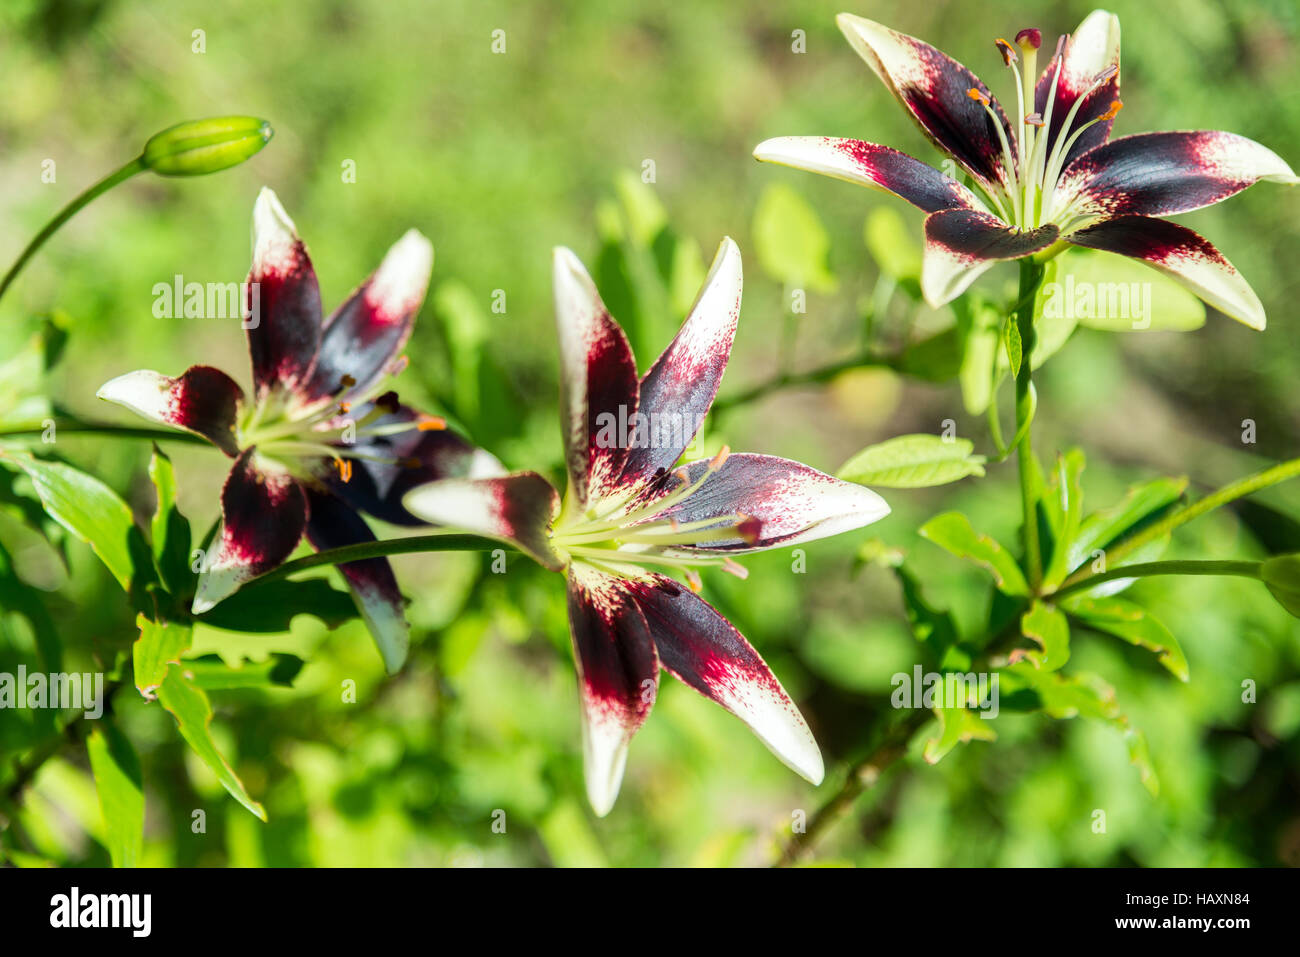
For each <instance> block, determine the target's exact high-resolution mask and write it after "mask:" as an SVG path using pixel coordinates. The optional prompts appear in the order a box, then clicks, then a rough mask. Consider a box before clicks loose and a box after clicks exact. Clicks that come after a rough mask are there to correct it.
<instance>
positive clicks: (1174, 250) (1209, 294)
mask: <svg viewBox="0 0 1300 957" xmlns="http://www.w3.org/2000/svg"><path fill="white" fill-rule="evenodd" d="M1066 240H1067V241H1068V242H1071V243H1074V244H1075V245H1076V246H1086V247H1088V248H1089V249H1101V250H1105V251H1106V252H1112V253H1119V254H1120V255H1121V256H1131V257H1133V258H1134V259H1140V260H1142V261H1143V262H1145V263H1147V265H1149V266H1153V267H1154V268H1156V269H1158V270H1160V271H1161V272H1162V273H1164V274H1165V275H1167V276H1169V277H1171V278H1172V279H1174V280H1176V281H1177V282H1179V283H1181V284H1182V285H1184V286H1186V287H1187V288H1188V289H1190V290H1191V291H1192V292H1194V293H1196V295H1198V296H1200V297H1201V298H1202V299H1204V300H1205V301H1206V302H1207V303H1209V304H1210V305H1211V306H1213V307H1214V308H1215V309H1218V310H1219V311H1220V312H1222V313H1224V314H1225V315H1227V316H1231V317H1232V318H1233V319H1236V320H1238V321H1240V322H1243V323H1245V324H1246V325H1248V326H1250V327H1251V328H1252V329H1263V328H1264V322H1265V319H1264V306H1263V304H1262V303H1261V302H1260V301H1259V296H1257V295H1255V291H1254V290H1253V289H1251V288H1250V284H1249V283H1247V282H1246V280H1245V279H1244V278H1243V277H1242V275H1241V273H1239V272H1237V269H1236V267H1235V266H1233V265H1232V263H1230V262H1228V260H1227V259H1226V258H1225V257H1224V255H1223V253H1221V252H1219V250H1218V249H1216V248H1215V246H1214V244H1213V243H1211V242H1210V241H1209V240H1208V239H1206V238H1205V237H1203V236H1201V235H1199V234H1198V233H1194V232H1192V230H1190V229H1188V228H1187V227H1185V226H1179V225H1178V224H1177V223H1171V222H1169V221H1168V220H1166V219H1149V218H1147V217H1145V216H1123V217H1120V218H1119V219H1110V220H1106V221H1104V222H1101V223H1097V224H1096V225H1095V226H1090V227H1088V228H1087V229H1081V230H1079V231H1078V232H1074V233H1071V234H1070V235H1068V236H1067V237H1066Z"/></svg>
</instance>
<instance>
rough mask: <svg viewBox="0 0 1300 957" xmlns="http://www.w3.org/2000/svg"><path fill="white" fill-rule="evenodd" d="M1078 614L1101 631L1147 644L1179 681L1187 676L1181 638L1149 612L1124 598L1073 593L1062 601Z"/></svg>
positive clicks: (1071, 612) (1134, 643) (1085, 622)
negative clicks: (1179, 641)
mask: <svg viewBox="0 0 1300 957" xmlns="http://www.w3.org/2000/svg"><path fill="white" fill-rule="evenodd" d="M1061 604H1062V605H1064V606H1065V610H1066V611H1068V612H1069V613H1070V614H1071V615H1073V616H1074V617H1075V618H1078V619H1079V620H1080V621H1082V622H1083V623H1084V624H1086V625H1088V626H1089V627H1091V628H1095V629H1097V630H1098V631H1104V632H1107V633H1108V634H1112V635H1115V636H1116V637H1119V638H1123V639H1124V640H1125V641H1127V642H1128V643H1129V644H1131V645H1137V646H1139V647H1141V648H1147V649H1149V650H1151V651H1154V652H1155V653H1156V654H1157V655H1158V656H1159V661H1160V663H1161V664H1162V665H1164V666H1165V667H1166V668H1168V669H1169V671H1170V672H1171V673H1172V674H1173V675H1174V677H1176V678H1177V679H1178V680H1179V681H1186V680H1187V678H1188V669H1187V656H1186V655H1184V654H1183V649H1182V646H1180V645H1179V644H1178V639H1176V638H1175V637H1174V636H1173V633H1172V632H1171V631H1170V630H1169V629H1168V628H1166V627H1165V626H1164V625H1163V624H1161V623H1160V622H1159V621H1157V620H1156V619H1155V618H1154V617H1153V616H1152V615H1151V613H1150V612H1148V611H1147V610H1146V609H1145V608H1143V607H1142V606H1140V605H1136V604H1134V603H1133V602H1131V601H1126V600H1125V599H1123V598H1111V597H1104V598H1093V597H1089V596H1087V595H1070V596H1067V597H1066V598H1065V599H1063V600H1062V602H1061Z"/></svg>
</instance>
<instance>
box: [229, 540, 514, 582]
mask: <svg viewBox="0 0 1300 957" xmlns="http://www.w3.org/2000/svg"><path fill="white" fill-rule="evenodd" d="M509 547H510V546H509V545H506V544H505V543H504V542H498V541H497V540H495V539H492V538H483V537H481V536H478V535H450V534H448V535H414V536H411V537H410V538H384V539H380V540H379V541H374V542H358V543H357V544H355V545H344V546H342V547H340V548H330V549H326V550H325V551H323V552H317V553H316V554H315V555H305V556H303V557H302V558H295V559H294V560H293V561H291V562H285V563H284V564H283V565H280V566H279V567H277V568H273V569H271V570H270V571H269V572H267V573H266V574H264V575H259V576H258V577H257V578H254V579H252V580H251V581H249V582H248V584H247V585H245V586H244V587H246V588H247V587H249V586H251V585H253V584H254V583H256V582H269V581H276V580H277V579H280V578H287V577H288V576H290V575H293V574H296V573H298V572H301V571H306V570H307V569H308V568H318V567H320V566H321V565H342V564H345V563H347V562H357V561H361V560H362V559H364V558H380V557H382V556H384V555H409V554H411V553H412V552H485V551H489V550H491V549H494V548H509Z"/></svg>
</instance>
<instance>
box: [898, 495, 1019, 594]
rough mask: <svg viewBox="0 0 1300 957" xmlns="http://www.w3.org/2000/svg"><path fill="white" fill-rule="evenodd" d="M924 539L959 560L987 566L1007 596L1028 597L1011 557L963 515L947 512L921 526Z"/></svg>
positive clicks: (1016, 566)
mask: <svg viewBox="0 0 1300 957" xmlns="http://www.w3.org/2000/svg"><path fill="white" fill-rule="evenodd" d="M921 535H922V536H923V537H924V538H928V539H929V540H930V541H932V542H934V543H935V544H936V545H938V546H939V547H940V548H943V549H945V550H947V551H948V552H951V553H952V554H953V555H956V556H957V557H958V558H966V559H970V560H971V561H973V562H975V563H976V564H979V565H982V566H984V568H986V569H988V571H989V572H991V573H992V575H993V580H994V583H995V584H996V585H997V587H998V590H999V591H1002V592H1005V593H1006V594H1008V595H1018V596H1019V595H1028V594H1029V585H1028V584H1027V583H1026V582H1025V576H1024V574H1023V573H1022V572H1021V571H1020V567H1019V566H1018V565H1017V564H1016V562H1015V559H1013V558H1012V557H1011V553H1010V552H1008V551H1007V550H1006V549H1005V548H1003V547H1002V545H1001V544H999V543H998V542H997V541H996V540H995V539H993V538H991V537H990V536H988V535H981V534H979V533H978V532H976V531H975V529H974V528H972V527H971V523H970V519H968V518H967V517H966V516H965V515H963V514H961V513H960V512H944V513H943V514H942V515H936V516H935V517H934V518H932V519H930V521H928V522H926V523H925V524H924V525H923V526H921Z"/></svg>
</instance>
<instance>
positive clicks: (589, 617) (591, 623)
mask: <svg viewBox="0 0 1300 957" xmlns="http://www.w3.org/2000/svg"><path fill="white" fill-rule="evenodd" d="M568 578H569V634H570V636H571V638H572V639H573V657H574V662H575V664H576V665H577V669H578V685H579V689H580V692H581V695H582V746H583V770H584V772H585V777H586V781H587V799H588V800H589V801H590V802H591V807H592V810H594V811H595V812H596V815H597V816H598V817H604V816H605V815H606V814H608V813H609V812H610V809H611V808H613V806H614V801H615V799H616V798H617V797H618V790H619V786H620V785H621V784H622V783H623V769H624V767H625V766H626V764H627V751H628V746H629V745H630V744H631V742H632V736H633V735H634V734H636V732H637V730H638V729H639V728H640V727H641V725H642V724H644V723H645V719H646V717H647V716H648V715H649V714H650V709H651V707H653V705H654V701H655V697H656V694H657V692H658V689H659V659H658V656H657V655H656V654H655V646H654V643H653V641H652V640H651V638H650V632H649V629H648V628H647V627H646V621H645V618H644V617H643V616H642V614H641V611H640V609H639V608H638V606H637V603H636V602H635V601H634V600H633V598H632V596H631V593H630V592H629V590H628V586H629V583H628V582H626V581H624V580H623V579H619V578H614V577H612V576H610V575H606V574H604V573H602V572H599V571H596V570H595V569H593V568H590V567H588V566H586V565H582V564H575V565H573V566H572V567H571V568H570V569H569V576H568Z"/></svg>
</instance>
